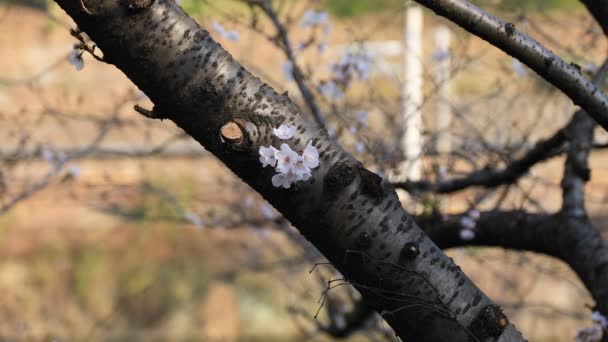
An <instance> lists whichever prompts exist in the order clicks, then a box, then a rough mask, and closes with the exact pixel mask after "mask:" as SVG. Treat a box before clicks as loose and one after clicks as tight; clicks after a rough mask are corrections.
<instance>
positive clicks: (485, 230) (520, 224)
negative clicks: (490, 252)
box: [416, 211, 608, 337]
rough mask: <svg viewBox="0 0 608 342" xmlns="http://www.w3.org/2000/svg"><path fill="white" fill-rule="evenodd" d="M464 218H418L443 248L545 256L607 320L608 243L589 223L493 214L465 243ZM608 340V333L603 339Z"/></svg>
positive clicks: (578, 219)
mask: <svg viewBox="0 0 608 342" xmlns="http://www.w3.org/2000/svg"><path fill="white" fill-rule="evenodd" d="M461 216H462V215H454V216H450V218H449V219H448V220H446V221H444V220H441V219H440V218H438V217H432V218H428V217H427V218H417V219H416V221H417V222H418V223H419V224H420V226H421V227H424V230H425V232H426V233H427V234H428V236H429V237H430V238H431V239H433V241H435V242H436V243H437V245H438V246H440V247H441V248H444V249H445V248H452V247H460V246H470V245H474V246H495V247H502V248H508V249H516V250H525V251H531V252H536V253H542V254H546V255H549V256H553V257H555V258H558V259H561V260H562V261H564V262H566V263H567V264H568V265H570V267H571V268H572V269H573V270H574V271H575V272H576V274H577V275H578V276H579V277H580V279H581V280H582V282H583V284H585V286H586V287H587V289H588V290H589V292H590V293H591V295H592V296H593V298H594V299H595V301H596V308H595V309H596V310H598V311H599V312H600V313H602V315H604V316H608V243H607V242H606V241H603V239H602V237H601V235H600V234H599V232H597V230H596V229H594V227H593V226H592V225H591V222H590V221H589V219H588V218H587V217H586V216H585V217H578V216H572V215H569V214H567V213H563V212H559V213H557V214H552V215H550V214H532V213H526V212H524V211H489V212H484V213H481V215H480V217H479V219H478V220H476V222H475V223H476V226H475V237H474V239H472V240H469V241H464V240H463V239H461V238H460V231H461V230H462V229H463V227H462V225H461V224H460V217H461ZM604 335H605V337H608V332H605V333H604Z"/></svg>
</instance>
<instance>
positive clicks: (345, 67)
mask: <svg viewBox="0 0 608 342" xmlns="http://www.w3.org/2000/svg"><path fill="white" fill-rule="evenodd" d="M373 62H374V56H373V54H372V53H370V52H368V51H355V52H353V51H349V52H347V53H345V54H344V55H343V56H342V58H341V59H340V61H339V62H338V63H331V64H330V65H329V68H330V71H331V73H332V79H331V80H328V81H325V82H323V83H322V84H321V86H320V87H319V92H320V93H321V94H322V95H323V96H325V97H327V98H329V99H332V100H335V101H339V100H342V99H343V98H344V90H345V89H346V88H348V87H349V86H350V84H351V83H352V81H353V79H355V77H357V78H358V79H360V80H366V79H367V78H368V77H369V75H370V72H371V67H372V64H373Z"/></svg>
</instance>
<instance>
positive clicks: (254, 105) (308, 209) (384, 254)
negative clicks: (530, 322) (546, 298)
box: [56, 0, 523, 341]
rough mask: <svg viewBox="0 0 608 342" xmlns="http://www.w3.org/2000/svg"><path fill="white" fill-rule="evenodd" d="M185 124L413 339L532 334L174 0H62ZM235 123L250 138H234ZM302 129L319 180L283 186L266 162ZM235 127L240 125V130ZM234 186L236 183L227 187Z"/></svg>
mask: <svg viewBox="0 0 608 342" xmlns="http://www.w3.org/2000/svg"><path fill="white" fill-rule="evenodd" d="M56 2H57V3H58V4H59V5H60V6H61V7H62V8H63V9H64V10H65V11H66V12H67V13H68V14H69V15H70V16H71V17H72V18H73V19H74V21H75V22H76V23H77V24H78V26H79V28H80V29H82V30H83V31H84V32H86V33H87V34H88V35H89V36H90V37H91V38H92V39H93V40H94V41H95V43H96V44H97V46H99V47H100V48H101V50H102V51H103V53H104V59H105V60H106V61H107V62H109V63H111V64H114V65H115V66H116V67H118V68H119V69H120V70H122V71H123V72H124V73H125V74H126V75H127V76H128V77H129V78H130V79H131V80H132V81H133V83H135V84H136V85H137V86H138V87H140V89H142V90H143V91H144V92H145V93H146V94H147V95H148V96H149V97H150V99H151V100H152V101H153V102H154V104H155V108H154V110H153V111H151V113H152V114H154V116H155V117H158V118H167V119H170V120H172V121H173V122H175V123H176V124H177V125H178V126H179V127H181V128H182V129H184V131H186V132H187V133H188V134H190V135H191V136H192V137H194V138H195V139H196V140H197V141H199V142H200V143H201V144H202V145H203V146H205V148H206V149H207V150H209V151H210V152H212V153H213V154H214V155H215V156H217V157H218V158H219V159H220V160H222V161H223V162H224V163H225V164H226V165H227V166H228V167H229V168H230V169H231V170H232V171H233V172H234V173H235V174H236V175H238V176H239V177H241V178H242V179H243V180H244V181H245V182H247V183H248V184H249V185H250V186H251V187H252V188H253V189H255V190H256V191H258V192H259V193H260V194H262V196H264V198H266V199H267V200H268V201H269V202H270V203H271V204H272V205H274V206H275V207H276V208H277V209H278V210H279V211H280V212H281V213H282V214H283V215H284V216H285V217H286V218H287V219H289V220H290V221H291V223H292V224H293V225H294V226H295V227H297V228H298V229H299V230H300V232H301V233H302V234H303V235H304V236H306V237H307V238H308V239H309V240H310V241H311V242H312V243H313V244H314V245H315V246H316V247H317V248H318V249H319V250H320V251H321V252H322V253H323V254H324V255H325V256H326V257H327V258H328V259H329V260H330V261H331V262H332V263H333V264H334V265H335V266H336V268H337V269H338V270H339V271H340V272H342V274H343V275H344V276H345V278H346V280H347V281H349V282H350V283H352V284H353V285H354V286H355V287H356V288H357V289H358V290H359V291H360V292H361V293H362V296H363V298H364V299H365V300H366V301H367V303H368V304H369V305H370V306H371V307H373V308H374V309H375V310H377V311H378V312H380V313H381V314H382V315H383V317H384V318H385V319H386V321H387V322H388V323H389V324H390V325H391V327H393V328H394V330H395V332H396V334H397V335H398V336H400V337H401V338H402V339H403V340H405V341H523V338H522V336H521V335H520V334H519V332H517V331H516V329H515V328H514V327H513V325H512V324H510V323H509V322H508V320H507V318H506V316H504V314H503V313H502V311H501V310H500V308H498V306H496V305H495V304H494V303H493V302H492V301H491V300H490V299H489V298H488V297H487V296H486V295H485V294H483V293H482V292H481V291H480V290H479V289H478V288H477V287H476V286H475V285H474V284H473V283H472V282H471V280H470V279H469V278H467V276H466V275H465V274H464V273H463V272H462V271H461V270H460V268H459V267H458V266H456V265H455V264H454V263H453V261H452V260H451V259H450V258H448V257H447V256H446V255H445V254H443V252H442V251H441V250H440V249H439V248H438V247H437V246H436V245H435V244H434V243H433V242H432V241H431V240H430V239H429V238H428V237H427V236H426V235H425V234H424V232H423V231H422V230H420V228H418V226H417V225H416V224H415V222H414V221H413V219H412V218H411V217H410V216H409V215H408V214H407V213H406V212H405V211H404V210H403V209H402V207H401V205H400V203H399V200H398V198H397V196H396V194H395V192H394V190H393V189H392V188H390V186H389V185H388V184H386V183H385V182H384V181H383V180H382V179H381V178H380V177H379V176H377V175H376V174H374V173H372V172H370V171H368V170H366V169H365V168H364V167H363V166H362V165H361V164H360V163H358V162H357V161H356V160H354V159H353V157H351V156H350V155H348V154H347V153H345V152H344V151H343V150H342V149H341V148H340V147H339V146H338V145H336V144H335V143H333V142H332V141H331V140H330V139H329V138H328V137H327V133H326V132H325V131H323V130H321V129H320V128H319V127H318V126H317V125H316V124H314V123H311V122H309V121H307V120H306V118H305V117H304V116H303V115H302V114H301V112H300V110H299V109H298V108H297V107H296V106H295V105H294V104H293V103H292V102H291V101H290V100H289V98H288V97H287V95H281V94H277V93H276V92H275V91H274V90H273V89H272V88H270V87H269V86H268V85H266V84H265V83H263V82H262V81H260V80H259V79H258V78H256V77H254V76H252V75H251V74H250V73H249V72H247V70H245V69H244V68H243V67H242V66H241V65H240V64H239V63H238V62H236V61H235V60H234V59H233V58H232V56H230V54H228V53H227V52H226V51H225V50H224V49H222V48H221V46H220V45H219V44H217V43H216V42H215V41H214V40H213V39H212V38H211V37H210V35H209V33H208V32H206V31H205V30H203V29H201V28H200V27H199V25H198V24H197V23H196V22H195V21H194V20H192V19H191V18H190V17H188V15H187V14H186V13H184V12H183V10H182V9H181V8H180V7H179V6H177V5H176V4H175V3H174V2H173V1H171V0H156V1H155V0H56ZM228 123H235V124H237V125H238V127H239V128H240V129H241V131H242V134H243V136H242V139H230V140H229V141H227V140H224V139H222V138H221V136H220V130H221V128H222V127H223V126H225V125H226V124H228ZM281 123H286V124H291V125H295V126H296V127H297V133H296V135H295V136H294V137H293V138H292V139H291V140H289V141H288V143H289V145H290V146H291V147H292V148H293V149H294V150H301V149H303V148H304V147H305V146H306V144H307V143H308V142H309V141H312V144H313V145H314V146H315V147H316V148H317V149H318V150H319V151H320V156H321V158H320V161H321V165H320V166H319V168H317V169H315V170H313V177H312V179H311V180H309V181H307V182H300V183H299V184H296V186H294V187H292V188H291V189H287V190H286V189H282V188H276V187H273V186H272V184H271V177H272V175H273V171H272V170H270V169H268V168H266V169H265V168H262V165H261V164H260V162H259V161H258V157H259V156H258V148H259V147H260V146H268V145H271V144H272V145H274V146H278V145H279V144H280V143H281V141H279V140H278V139H277V138H276V137H274V136H273V134H272V129H273V128H275V127H277V126H279V124H281ZM232 133H234V132H232ZM226 191H230V189H226Z"/></svg>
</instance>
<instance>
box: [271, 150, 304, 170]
mask: <svg viewBox="0 0 608 342" xmlns="http://www.w3.org/2000/svg"><path fill="white" fill-rule="evenodd" d="M275 158H276V159H277V168H276V170H277V171H279V172H280V173H284V174H287V173H290V172H292V171H293V169H294V166H295V165H296V163H297V162H298V161H300V158H301V157H300V156H299V155H298V153H297V152H295V151H294V150H292V149H291V147H289V145H287V144H281V149H280V150H278V151H277V152H276V153H275Z"/></svg>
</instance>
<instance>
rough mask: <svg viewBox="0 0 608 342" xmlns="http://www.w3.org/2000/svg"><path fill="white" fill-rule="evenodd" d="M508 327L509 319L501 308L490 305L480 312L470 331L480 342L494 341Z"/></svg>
mask: <svg viewBox="0 0 608 342" xmlns="http://www.w3.org/2000/svg"><path fill="white" fill-rule="evenodd" d="M507 325H509V319H508V318H507V316H506V315H505V314H504V312H502V309H501V308H500V306H498V305H496V304H490V305H487V306H485V307H484V308H483V309H481V311H479V314H477V317H475V320H474V321H473V323H471V328H470V330H471V332H472V333H473V335H475V337H477V339H479V340H480V341H485V340H486V339H492V340H493V339H495V338H497V337H499V336H500V334H502V332H503V330H505V328H506V327H507Z"/></svg>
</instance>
